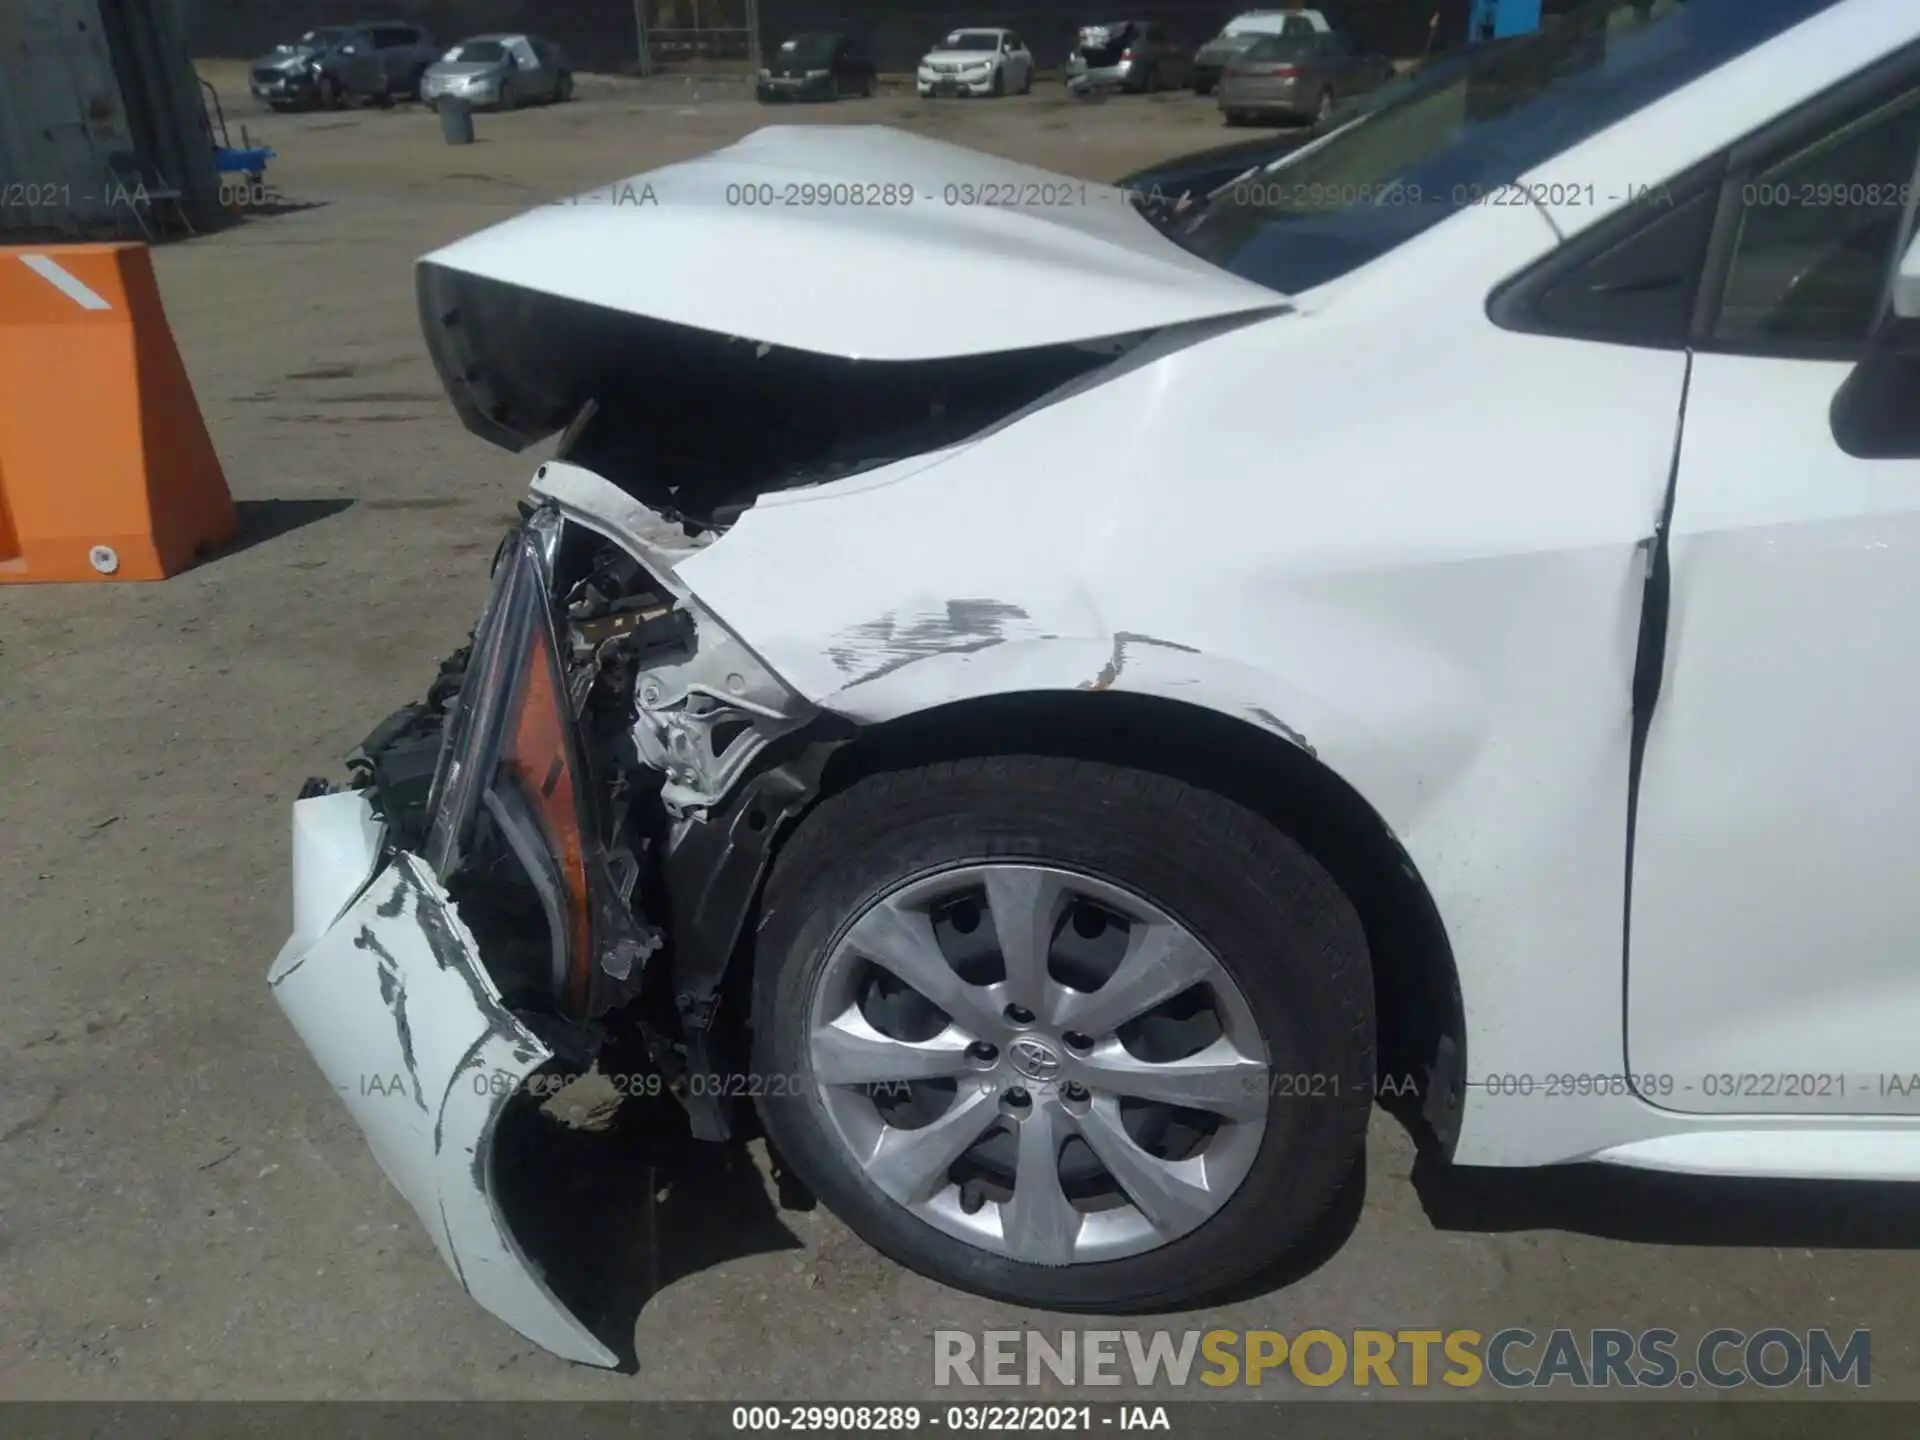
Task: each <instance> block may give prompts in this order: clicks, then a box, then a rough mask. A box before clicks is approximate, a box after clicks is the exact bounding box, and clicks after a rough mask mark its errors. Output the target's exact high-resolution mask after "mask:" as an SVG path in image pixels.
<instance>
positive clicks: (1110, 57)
mask: <svg viewBox="0 0 1920 1440" xmlns="http://www.w3.org/2000/svg"><path fill="white" fill-rule="evenodd" d="M1187 70H1188V60H1187V56H1186V53H1185V52H1184V51H1183V50H1181V49H1179V48H1177V47H1176V46H1175V45H1174V43H1173V40H1172V38H1171V37H1170V36H1169V35H1168V34H1167V28H1166V26H1164V25H1155V24H1152V23H1150V22H1148V21H1144V20H1121V21H1117V22H1114V23H1112V24H1107V25H1088V26H1085V27H1083V28H1082V29H1081V31H1080V36H1079V39H1078V41H1077V42H1076V43H1075V45H1074V47H1073V53H1072V54H1071V55H1069V56H1068V57H1067V77H1066V78H1067V88H1068V89H1069V90H1071V91H1073V92H1074V93H1075V94H1084V93H1086V92H1087V91H1089V90H1133V91H1138V92H1146V91H1151V90H1158V89H1161V88H1162V87H1178V86H1179V85H1181V84H1183V83H1184V82H1185V80H1186V76H1187Z"/></svg>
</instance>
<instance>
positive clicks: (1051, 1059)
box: [1008, 1035, 1060, 1080]
mask: <svg viewBox="0 0 1920 1440" xmlns="http://www.w3.org/2000/svg"><path fill="white" fill-rule="evenodd" d="M1008 1049H1009V1053H1010V1054H1011V1056H1012V1058H1013V1068H1014V1069H1016V1070H1018V1071H1019V1072H1020V1073H1021V1074H1022V1075H1024V1076H1026V1077H1027V1078H1028V1079H1029V1080H1051V1079H1053V1077H1054V1076H1056V1075H1058V1074H1059V1073H1060V1057H1059V1056H1058V1055H1056V1054H1055V1053H1054V1051H1053V1047H1052V1046H1051V1045H1049V1044H1047V1043H1046V1042H1045V1041H1044V1040H1036V1039H1034V1038H1033V1037H1032V1036H1031V1035H1022V1036H1021V1037H1020V1038H1019V1039H1018V1040H1016V1041H1014V1042H1013V1044H1012V1045H1011V1046H1009V1047H1008Z"/></svg>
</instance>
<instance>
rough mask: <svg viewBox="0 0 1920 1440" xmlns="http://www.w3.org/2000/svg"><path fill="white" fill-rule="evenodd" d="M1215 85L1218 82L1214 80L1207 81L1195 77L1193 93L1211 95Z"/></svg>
mask: <svg viewBox="0 0 1920 1440" xmlns="http://www.w3.org/2000/svg"><path fill="white" fill-rule="evenodd" d="M1215 83H1216V82H1215V81H1212V80H1205V79H1201V78H1199V77H1195V79H1194V82H1193V93H1194V94H1196V95H1211V94H1212V93H1213V87H1214V85H1215Z"/></svg>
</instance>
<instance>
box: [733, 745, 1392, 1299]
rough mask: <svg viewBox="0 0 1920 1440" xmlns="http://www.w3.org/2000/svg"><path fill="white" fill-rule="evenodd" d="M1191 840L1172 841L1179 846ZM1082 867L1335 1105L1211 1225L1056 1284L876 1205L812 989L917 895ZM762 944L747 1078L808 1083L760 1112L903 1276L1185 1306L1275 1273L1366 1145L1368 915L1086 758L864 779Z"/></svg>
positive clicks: (1154, 783)
mask: <svg viewBox="0 0 1920 1440" xmlns="http://www.w3.org/2000/svg"><path fill="white" fill-rule="evenodd" d="M1170 837H1178V842H1177V843H1169V838H1170ZM1020 859H1025V860H1031V861H1044V862H1045V863H1048V864H1051V865H1056V866H1060V867H1064V868H1067V869H1077V870H1082V871H1086V872H1088V873H1090V874H1092V875H1094V876H1096V877H1101V878H1105V879H1107V880H1109V881H1110V882H1113V883H1118V884H1121V885H1124V886H1126V887H1127V888H1129V889H1130V890H1133V891H1134V892H1136V893H1139V894H1141V895H1143V896H1146V897H1147V898H1149V899H1151V900H1152V902H1153V903H1154V904H1156V905H1158V906H1160V907H1161V908H1162V909H1164V910H1165V911H1166V912H1167V913H1169V914H1170V915H1173V916H1175V917H1176V918H1177V919H1178V920H1179V922H1180V923H1181V924H1182V925H1184V926H1186V927H1188V929H1189V930H1190V931H1191V932H1192V933H1193V934H1195V935H1196V936H1199V937H1200V938H1201V939H1202V940H1203V941H1204V942H1205V943H1206V944H1207V945H1208V946H1209V947H1210V948H1211V949H1212V951H1213V953H1214V954H1215V955H1216V956H1217V957H1218V958H1219V959H1220V961H1221V962H1222V963H1223V965H1224V966H1225V968H1226V969H1227V970H1228V971H1229V973H1230V974H1231V976H1232V978H1233V980H1234V982H1235V983H1236V984H1237V985H1238V986H1239V988H1240V990H1241V991H1242V993H1243V994H1244V995H1245V997H1246V998H1247V1001H1248V1002H1249V1004H1250V1006H1251V1008H1252V1010H1253V1013H1254V1015H1255V1017H1256V1019H1257V1021H1258V1023H1259V1026H1260V1028H1261V1030H1262V1032H1263V1035H1264V1037H1265V1039H1266V1043H1267V1046H1268V1052H1269V1058H1270V1064H1271V1071H1272V1073H1273V1074H1274V1075H1280V1074H1313V1075H1318V1076H1325V1077H1328V1084H1329V1086H1330V1088H1331V1090H1332V1092H1333V1093H1331V1094H1327V1095H1322V1096H1318V1097H1315V1098H1311V1099H1301V1100H1287V1101H1284V1102H1281V1101H1276V1102H1275V1103H1274V1104H1273V1105H1272V1106H1271V1108H1270V1109H1269V1111H1268V1118H1267V1124H1266V1131H1265V1133H1264V1135H1263V1137H1262V1139H1261V1142H1260V1146H1259V1149H1258V1151H1257V1153H1256V1156H1255V1158H1254V1160H1253V1162H1252V1167H1251V1169H1250V1170H1249V1171H1248V1173H1247V1177H1246V1179H1245V1181H1244V1182H1243V1183H1242V1184H1241V1186H1240V1187H1239V1189H1238V1190H1236V1191H1235V1192H1234V1193H1233V1194H1232V1195H1231V1197H1230V1198H1228V1199H1227V1200H1226V1202H1225V1203H1224V1204H1223V1205H1222V1207H1221V1208H1220V1210H1219V1211H1218V1212H1217V1213H1216V1214H1215V1215H1214V1216H1213V1217H1212V1218H1211V1219H1210V1220H1208V1221H1207V1222H1206V1223H1205V1224H1203V1225H1201V1226H1200V1227H1199V1228H1198V1229H1196V1230H1194V1231H1192V1232H1191V1233H1188V1234H1186V1235H1184V1236H1181V1237H1180V1238H1178V1239H1175V1240H1173V1241H1170V1242H1168V1243H1166V1244H1163V1245H1161V1246H1160V1247H1159V1248H1158V1249H1154V1250H1151V1251H1148V1252H1146V1253H1144V1254H1139V1255H1133V1256H1130V1257H1127V1258H1123V1259H1117V1260H1108V1261H1101V1262H1096V1263H1082V1264H1075V1265H1069V1266H1060V1267H1051V1266H1041V1265H1029V1264H1023V1263H1021V1262H1018V1261H1015V1260H1012V1259H1009V1258H1006V1257H1003V1256H999V1255H995V1254H992V1253H990V1252H988V1251H985V1250H982V1249H977V1248H975V1247H973V1246H970V1245H967V1244H965V1243H964V1242H962V1241H960V1240H957V1239H954V1238H952V1237H950V1236H948V1235H945V1234H943V1233H941V1232H939V1231H937V1230H935V1229H934V1228H933V1227H931V1226H930V1225H928V1224H926V1223H925V1222H924V1221H922V1220H921V1219H920V1218H919V1217H917V1216H916V1215H914V1214H913V1213H912V1212H911V1211H908V1210H906V1209H904V1208H902V1207H901V1206H899V1205H897V1204H896V1203H895V1202H894V1201H892V1200H891V1199H889V1198H888V1197H887V1196H886V1195H884V1194H883V1193H882V1192H881V1191H880V1190H879V1189H877V1188H876V1187H875V1186H874V1185H873V1184H872V1183H871V1182H870V1181H869V1180H868V1179H867V1178H866V1176H865V1175H864V1174H863V1173H862V1172H861V1171H860V1170H859V1169H858V1168H856V1167H855V1165H854V1164H853V1162H852V1161H851V1160H850V1159H849V1158H844V1156H845V1152H844V1150H843V1149H841V1148H840V1146H839V1142H838V1141H837V1139H836V1138H835V1136H834V1135H833V1133H832V1131H831V1129H830V1128H829V1124H828V1122H827V1121H826V1119H825V1118H824V1116H823V1113H822V1109H821V1105H820V1102H819V1100H818V1099H817V1097H816V1096H815V1094H814V1090H813V1085H812V1082H811V1079H810V1078H809V1077H810V1074H811V1071H810V1061H809V1058H808V1045H807V1025H808V1016H809V1014H810V1010H811V1005H812V1000H813V988H814V985H815V984H816V982H817V981H818V979H819V977H820V975H821V973H822V970H823V968H824V967H825V965H826V963H827V960H828V958H829V957H830V956H831V954H832V953H833V950H834V946H835V943H836V941H837V940H838V938H839V935H840V933H841V932H842V931H843V930H844V928H845V927H846V925H848V924H849V923H851V921H852V919H853V918H854V917H856V916H857V915H858V914H860V913H861V912H862V911H863V910H864V908H865V907H866V906H867V905H868V904H870V903H871V902H872V901H873V900H874V899H876V898H877V897H878V896H879V895H880V894H882V893H884V892H886V891H889V890H891V889H892V888H894V887H895V886H896V885H897V884H899V883H901V882H903V881H905V880H906V879H907V878H909V877H912V876H916V875H922V874H926V873H928V872H932V871H937V870H939V869H942V868H946V867H951V866H955V865H961V864H966V863H972V862H980V861H983V860H1020ZM763 916H764V923H763V925H762V928H761V930H760V932H759V936H758V939H757V942H756V946H755V974H754V997H753V1007H752V1024H753V1069H754V1072H755V1073H756V1074H760V1075H779V1076H791V1077H795V1080H794V1082H793V1083H790V1084H785V1085H782V1086H779V1087H773V1086H769V1087H767V1089H766V1094H765V1096H764V1098H762V1099H761V1100H760V1102H759V1105H760V1112H761V1117H762V1120H763V1123H764V1124H765V1126H766V1129H767V1133H768V1135H769V1137H770V1138H771V1140H772V1142H773V1144H774V1146H775V1147H776V1148H777V1150H778V1151H779V1153H780V1155H781V1157H782V1158H783V1160H784V1161H785V1162H786V1163H787V1164H789V1165H790V1166H791V1167H792V1168H793V1171H794V1173H795V1174H796V1175H798V1176H799V1177H800V1179H801V1180H802V1181H804V1182H805V1183H806V1185H807V1186H808V1187H809V1188H810V1189H811V1190H812V1191H813V1193H814V1194H816V1195H817V1196H818V1197H819V1198H820V1199H821V1200H823V1201H824V1202H825V1203H826V1204H827V1205H828V1206H829V1207H830V1208H831V1209H832V1210H833V1211H834V1212H835V1213H836V1214H837V1215H838V1216H839V1217H840V1218H841V1219H842V1220H844V1221H845V1222H846V1223H847V1224H848V1225H849V1226H851V1227H852V1229H853V1230H854V1231H855V1232H856V1233H857V1234H859V1235H860V1236H861V1238H862V1239H864V1240H866V1241H867V1243H869V1244H870V1245H872V1246H873V1247H874V1248H875V1249H877V1250H880V1251H881V1252H882V1253H884V1254H886V1255H888V1256H891V1257H892V1258H893V1259H894V1260H897V1261H898V1262H900V1263H901V1264H903V1265H906V1266H908V1267H909V1268H911V1269H913V1270H916V1271H918V1272H920V1273H921V1274H923V1275H927V1276H929V1277H931V1278H933V1279H936V1280H939V1281H941V1282H943V1283H945V1284H948V1285H952V1286H955V1287H957V1288H960V1289H964V1290H969V1291H973V1292H975V1293H977V1294H981V1295H987V1296H991V1297H993V1298H996V1299H1000V1300H1004V1301H1008V1302H1011V1303H1014V1304H1020V1305H1036V1306H1046V1307H1049V1308H1054V1309H1062V1310H1086V1311H1095V1312H1109V1313H1114V1312H1131V1311H1141V1310H1153V1309H1159V1308H1162V1307H1167V1306H1190V1305H1194V1304H1198V1303H1201V1302H1202V1301H1204V1300H1206V1299H1208V1298H1210V1297H1214V1296H1217V1295H1219V1294H1221V1293H1223V1292H1225V1291H1227V1290H1230V1289H1232V1288H1233V1287H1235V1286H1237V1285H1239V1284H1241V1283H1243V1282H1244V1281H1245V1280H1246V1279H1247V1278H1248V1277H1249V1276H1252V1275H1256V1274H1261V1273H1265V1272H1266V1271H1267V1270H1268V1268H1269V1267H1270V1266H1272V1265H1273V1264H1274V1263H1275V1262H1276V1261H1278V1260H1279V1259H1280V1258H1281V1257H1282V1256H1283V1255H1285V1254H1286V1253H1287V1252H1288V1251H1290V1250H1292V1249H1293V1248H1294V1247H1296V1246H1297V1245H1298V1244H1299V1243H1300V1242H1301V1241H1302V1240H1303V1239H1305V1238H1306V1237H1307V1236H1308V1235H1309V1233H1310V1232H1311V1231H1312V1230H1313V1228H1314V1227H1315V1225H1316V1223H1317V1222H1318V1221H1319V1220H1320V1219H1321V1217H1322V1216H1323V1214H1324V1213H1325V1212H1326V1210H1327V1208H1328V1206H1329V1205H1330V1204H1331V1203H1332V1201H1333V1200H1334V1198H1335V1197H1336V1196H1337V1194H1338V1193H1339V1191H1340V1189H1341V1187H1342V1185H1343V1184H1344V1182H1345V1181H1346V1180H1347V1178H1348V1176H1349V1174H1350V1172H1351V1170H1352V1167H1353V1165H1354V1162H1355V1160H1356V1158H1357V1157H1358V1155H1359V1154H1360V1153H1361V1150H1362V1147H1363V1145H1364V1143H1365V1136H1366V1128H1367V1121H1368V1118H1369V1113H1370V1109H1371V1101H1372V1094H1373V1081H1374V1068H1373V1067H1374V1020H1373V981H1372V976H1371V972H1370V968H1369V965H1368V958H1367V950H1366V943H1365V939H1364V935H1363V932H1362V930H1361V927H1360V922H1359V919H1358V917H1357V916H1356V915H1355V913H1354V910H1353V908H1352V906H1351V905H1350V904H1349V903H1348V901H1347V899H1346V897H1345V896H1344V895H1343V894H1342V893H1341V892H1340V890H1339V889H1338V888H1337V887H1336V886H1335V885H1334V883H1333V881H1332V880H1331V879H1330V878H1329V876H1328V875H1327V873H1326V871H1325V870H1323V869H1322V868H1321V866H1320V865H1319V864H1318V863H1317V862H1316V861H1315V860H1314V859H1313V858H1312V857H1311V856H1310V855H1308V854H1307V852H1306V851H1305V850H1303V849H1302V848H1301V847H1300V846H1299V845H1298V844H1296V843H1295V842H1294V841H1293V840H1292V839H1290V838H1289V837H1287V836H1286V835H1284V834H1282V833H1280V832H1279V831H1278V830H1276V829H1274V828H1273V827H1272V826H1271V825H1268V824H1267V823H1266V822H1265V821H1263V820H1261V819H1260V818H1259V817H1257V816H1255V815H1254V814H1252V813H1251V812H1250V811H1247V810H1245V809H1243V808H1241V807H1240V806H1239V805H1237V804H1235V803H1233V802H1231V801H1229V800H1227V799H1225V798H1223V797H1221V796H1219V795H1216V794H1213V793H1210V792H1208V791H1204V790H1199V789H1196V788H1194V787H1192V786H1189V785H1184V784H1181V783H1179V782H1176V781H1173V780H1169V779H1165V778H1163V777H1161V776H1157V775H1149V774H1145V773H1142V772H1139V771H1133V770H1124V769H1117V768H1114V767H1111V766H1104V765H1095V764H1089V763H1085V762H1080V761H1065V760H1057V759H1050V758H1042V757H1035V756H1012V757H994V758H988V759H974V760H963V761H956V762H950V763H943V764H938V765H930V766H927V767H925V768H922V769H916V770H907V771H899V772H893V773H887V774H881V775H877V776H872V777H868V778H866V779H863V780H861V781H859V782H857V783H855V784H854V785H852V786H851V787H849V788H848V789H847V790H845V791H843V792H842V793H840V794H838V795H835V796H832V797H830V798H829V799H827V800H825V801H823V802H822V803H821V804H820V805H819V806H818V807H817V808H816V809H815V810H814V811H813V813H812V814H810V815H809V816H808V817H807V818H806V819H805V820H804V821H803V822H802V823H801V825H800V826H799V828H798V829H797V830H796V831H795V832H794V833H793V835H792V836H791V837H790V838H789V839H788V841H787V843H786V844H785V845H784V847H783V848H782V850H781V853H780V855H779V858H778V860H777V861H776V863H775V866H774V869H773V873H772V875H771V876H770V877H769V880H768V886H767V893H766V901H765V906H764V910H763Z"/></svg>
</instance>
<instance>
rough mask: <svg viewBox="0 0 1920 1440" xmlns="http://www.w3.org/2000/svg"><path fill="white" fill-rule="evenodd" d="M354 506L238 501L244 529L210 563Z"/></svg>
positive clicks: (338, 502)
mask: <svg viewBox="0 0 1920 1440" xmlns="http://www.w3.org/2000/svg"><path fill="white" fill-rule="evenodd" d="M351 504H353V501H351V500H236V501H234V504H233V509H234V513H235V515H237V516H238V517H239V520H240V528H239V530H238V531H237V532H236V533H235V535H234V537H233V539H231V540H230V541H228V542H227V543H226V544H225V545H222V546H221V547H220V548H219V549H217V550H215V551H213V552H212V553H211V554H210V555H208V556H207V561H208V562H209V563H211V562H213V561H216V560H224V559H225V558H226V557H227V556H229V555H238V554H239V553H240V552H241V551H242V550H251V549H252V548H253V547H254V546H256V545H262V544H265V543H266V542H267V541H269V540H277V539H279V538H280V537H281V536H282V535H285V534H288V533H289V532H291V531H294V530H298V529H299V528H300V527H301V526H303V525H311V524H313V523H314V522H315V521H317V520H325V519H328V518H330V517H331V516H334V515H338V514H339V513H340V512H341V511H342V510H345V509H346V508H347V507H348V506H350V505H351Z"/></svg>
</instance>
